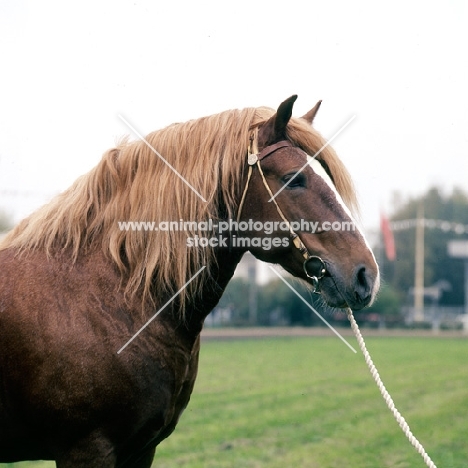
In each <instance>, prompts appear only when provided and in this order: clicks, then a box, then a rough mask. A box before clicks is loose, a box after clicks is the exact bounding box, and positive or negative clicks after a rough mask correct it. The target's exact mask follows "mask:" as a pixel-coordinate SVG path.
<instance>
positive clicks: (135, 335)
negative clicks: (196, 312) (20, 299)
mask: <svg viewBox="0 0 468 468" xmlns="http://www.w3.org/2000/svg"><path fill="white" fill-rule="evenodd" d="M205 268H206V265H205V266H202V267H201V268H200V269H199V270H198V271H197V272H196V273H195V274H194V275H193V276H192V277H191V278H190V279H189V280H188V281H187V282H186V283H185V284H184V285H183V286H182V287H181V288H180V289H179V290H178V291H177V292H176V293H175V294H174V295H173V296H172V297H171V298H170V299H169V300H168V301H167V302H166V303H165V304H164V305H163V306H162V307H161V308H160V309H159V310H158V311H157V312H156V313H155V314H154V315H153V316H152V317H151V318H150V319H149V320H148V321H147V322H146V323H145V324H144V325H143V326H142V327H141V328H140V329H139V330H138V331H137V332H136V333H135V334H134V335H133V336H132V337H131V338H130V339H129V340H128V341H127V342H126V343H125V344H124V345H123V346H122V347H121V348H120V349H119V350H118V351H117V354H120V353H121V352H122V351H123V350H124V349H125V348H126V347H127V346H128V345H129V344H130V343H131V342H132V341H133V340H134V339H135V338H136V337H137V336H138V335H139V334H140V333H141V332H142V331H143V330H144V329H145V328H146V327H147V326H148V325H149V324H150V323H151V322H152V321H153V320H154V319H155V318H156V317H157V316H158V315H159V314H160V313H161V312H162V311H163V310H164V309H165V308H166V307H167V306H168V305H169V304H170V303H171V302H172V301H173V300H174V299H175V298H176V297H177V296H178V295H179V294H180V293H181V292H182V291H183V290H184V289H185V288H186V287H187V286H188V285H189V284H190V283H191V282H192V281H193V280H194V279H195V278H196V277H197V276H198V275H199V274H200V273H201V272H202V271H203V270H204V269H205Z"/></svg>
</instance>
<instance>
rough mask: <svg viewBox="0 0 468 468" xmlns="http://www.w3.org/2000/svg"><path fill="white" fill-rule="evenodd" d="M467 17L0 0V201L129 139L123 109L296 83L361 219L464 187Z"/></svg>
mask: <svg viewBox="0 0 468 468" xmlns="http://www.w3.org/2000/svg"><path fill="white" fill-rule="evenodd" d="M467 24H468V4H467V2H465V1H456V0H452V1H435V2H434V1H410V0H404V1H399V0H397V1H392V2H375V1H362V0H354V1H352V2H348V1H333V0H332V1H327V2H324V1H320V2H317V1H304V0H301V1H296V0H289V1H287V2H284V1H281V2H280V1H275V0H269V1H255V0H248V1H244V0H238V1H235V2H233V1H232V2H221V1H203V0H198V1H197V2H193V1H177V0H171V1H162V0H158V1H139V0H134V1H123V0H120V1H96V0H93V1H92V2H91V1H80V2H59V1H48V0H43V1H41V2H35V1H23V0H0V70H1V72H0V210H3V211H5V212H7V213H8V214H10V215H11V216H13V217H14V219H15V220H17V221H18V220H19V219H21V218H22V217H24V216H26V215H28V214H29V213H30V212H31V211H33V210H34V209H36V208H37V207H39V206H40V205H42V204H43V203H45V202H46V201H47V200H48V199H50V198H51V197H52V196H53V195H55V194H56V193H58V192H60V191H61V190H64V189H65V188H67V187H68V186H69V185H70V184H71V183H72V182H73V181H74V180H75V179H76V178H77V177H78V176H79V175H81V174H83V173H85V172H87V171H89V170H90V169H91V168H92V167H93V166H95V165H96V164H97V163H98V161H99V159H100V157H101V155H102V154H103V153H104V152H105V151H106V150H107V149H108V148H110V147H112V146H114V145H115V143H116V141H118V140H119V139H120V138H121V137H122V136H125V135H131V136H132V138H136V136H135V135H134V134H132V131H131V130H130V129H129V127H128V126H126V124H125V123H124V121H123V120H122V119H121V118H120V117H119V115H120V116H122V117H124V118H125V120H127V121H128V122H131V124H132V126H133V127H134V128H135V129H137V130H138V132H139V133H141V134H146V133H149V132H151V131H153V130H156V129H158V128H162V127H165V126H166V125H169V124H171V123H173V122H182V121H186V120H189V119H192V118H198V117H202V116H204V115H210V114H213V113H217V112H221V111H223V110H226V109H232V108H243V107H250V106H264V105H265V106H269V107H274V108H276V107H277V106H278V105H279V103H280V102H281V101H283V100H284V99H286V98H287V97H289V96H290V95H292V94H298V96H299V98H298V100H297V102H296V105H295V110H294V114H295V115H297V116H301V115H303V114H304V113H305V112H307V111H308V110H309V109H310V108H311V107H312V106H313V105H314V104H315V102H316V101H318V100H319V99H322V100H323V103H322V107H321V109H320V112H319V114H318V116H317V118H316V121H315V127H316V128H317V129H318V130H319V131H320V132H321V133H322V134H323V135H324V137H325V138H328V139H331V138H333V143H332V146H333V147H334V148H335V150H336V151H337V152H338V154H339V155H340V157H341V159H342V160H343V162H344V163H345V165H346V166H347V167H348V169H349V171H350V173H351V175H352V177H353V179H354V183H355V185H356V189H357V191H358V196H359V200H360V205H361V212H362V215H361V219H362V224H363V227H364V229H365V230H368V231H372V230H373V229H376V228H377V226H378V223H379V212H380V211H381V210H383V211H386V212H388V213H391V211H392V209H393V200H394V198H395V197H394V194H395V193H400V194H401V195H402V196H403V197H410V196H418V195H421V194H423V193H424V192H425V191H426V190H427V189H428V188H429V187H431V186H434V185H436V186H438V187H440V188H441V190H444V191H446V192H447V193H449V192H451V190H452V189H453V188H454V187H455V186H457V187H460V188H462V189H465V190H467V191H468V177H467V176H468V89H467V83H468V53H467V46H468V28H467ZM351 118H353V119H352V122H351V123H350V124H349V125H348V126H347V127H346V128H345V129H344V130H343V131H341V132H340V133H339V135H338V136H336V138H334V135H335V134H336V133H337V132H338V131H339V130H340V129H341V127H342V126H343V125H344V124H345V123H346V122H348V121H349V120H350V119H351Z"/></svg>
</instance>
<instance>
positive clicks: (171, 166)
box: [117, 114, 206, 203]
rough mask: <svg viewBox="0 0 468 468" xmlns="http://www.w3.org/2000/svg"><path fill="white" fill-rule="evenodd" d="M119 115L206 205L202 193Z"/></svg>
mask: <svg viewBox="0 0 468 468" xmlns="http://www.w3.org/2000/svg"><path fill="white" fill-rule="evenodd" d="M117 115H118V116H119V118H120V120H122V122H123V123H124V124H125V125H126V126H127V127H128V128H129V129H130V130H131V131H132V132H133V133H134V134H135V135H136V136H137V137H138V138H139V139H140V140H141V141H142V142H143V143H144V144H145V145H146V146H148V148H150V149H151V150H152V151H153V152H154V154H156V155H157V156H158V157H159V158H160V159H161V160H162V161H163V162H164V164H166V165H167V166H168V167H169V168H170V169H171V170H172V171H173V172H174V173H175V174H176V175H177V176H178V177H179V178H180V179H181V180H182V181H183V182H185V184H186V185H188V186H189V187H190V188H191V189H192V190H193V191H194V192H195V193H196V194H197V195H198V196H199V197H200V198H201V199H202V200H203V201H204V202H205V203H206V200H205V198H204V197H203V196H202V195H200V193H199V192H198V191H197V190H196V189H195V187H193V185H191V184H190V183H189V182H188V181H187V179H185V177H184V176H183V175H182V174H180V173H179V172H178V171H177V169H176V168H175V167H174V166H173V165H172V164H171V163H170V162H168V161H167V160H166V159H165V158H163V157H162V156H161V154H160V153H159V152H158V151H157V150H156V149H155V148H153V146H151V145H150V144H149V142H148V141H147V140H146V139H145V137H143V136H142V135H140V133H138V132H137V131H136V130H135V128H134V127H133V126H132V125H130V123H128V121H127V120H125V119H124V117H122V115H120V114H117Z"/></svg>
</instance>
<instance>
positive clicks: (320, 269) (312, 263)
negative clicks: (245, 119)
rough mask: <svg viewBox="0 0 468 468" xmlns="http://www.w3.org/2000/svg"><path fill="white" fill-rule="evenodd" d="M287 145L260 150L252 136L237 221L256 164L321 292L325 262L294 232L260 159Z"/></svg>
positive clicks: (309, 272)
mask: <svg viewBox="0 0 468 468" xmlns="http://www.w3.org/2000/svg"><path fill="white" fill-rule="evenodd" d="M286 147H293V145H292V144H291V143H290V142H289V141H287V140H282V141H279V142H278V143H275V144H273V145H269V146H267V147H265V148H263V150H262V151H260V152H258V149H257V148H256V141H255V138H254V137H253V136H252V137H251V139H250V146H249V150H248V153H247V163H248V165H249V170H248V174H247V182H246V184H245V188H244V192H243V194H242V197H241V201H240V204H239V211H238V213H237V222H239V219H240V216H241V212H242V207H243V205H244V201H245V197H246V194H247V190H248V188H249V182H250V178H251V177H252V170H253V166H254V165H256V166H257V168H258V171H259V173H260V176H261V178H262V181H263V185H264V186H265V188H266V190H267V192H268V194H269V195H270V198H271V201H272V202H273V203H274V204H275V206H276V209H277V211H278V214H279V215H280V217H281V219H282V220H283V221H284V222H285V223H286V225H287V226H288V228H289V233H290V235H291V239H292V241H293V244H294V246H295V247H296V248H297V249H298V250H299V252H300V253H301V255H302V256H303V257H304V263H303V268H304V273H305V274H306V276H307V277H308V278H310V280H311V282H312V286H313V287H314V291H313V292H314V293H317V294H320V290H319V281H320V280H321V279H322V278H323V277H324V275H325V273H326V268H325V262H324V261H323V260H322V259H321V258H320V257H318V256H316V255H311V254H310V252H309V251H308V250H307V247H306V246H305V245H304V243H303V242H302V240H301V238H300V237H299V235H298V234H297V233H296V232H294V230H293V229H292V227H291V224H290V223H289V221H288V220H287V219H286V217H285V216H284V214H283V212H282V211H281V208H280V207H279V205H278V203H277V202H276V200H275V197H274V195H273V193H272V191H271V189H270V186H269V185H268V182H267V181H266V179H265V176H264V174H263V171H262V166H261V165H260V161H261V160H262V159H264V158H266V157H268V156H270V155H272V154H273V153H274V152H275V151H277V150H279V149H281V148H286ZM255 149H257V151H255ZM315 271H316V273H315Z"/></svg>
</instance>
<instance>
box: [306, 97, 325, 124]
mask: <svg viewBox="0 0 468 468" xmlns="http://www.w3.org/2000/svg"><path fill="white" fill-rule="evenodd" d="M321 104H322V101H321V100H320V101H319V102H317V104H315V106H314V107H312V109H310V111H309V112H307V114H305V115H303V116H302V118H303V119H304V120H305V121H306V122H307V123H308V124H309V125H312V122H313V121H314V119H315V116H316V115H317V112H318V110H319V108H320V105H321Z"/></svg>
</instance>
